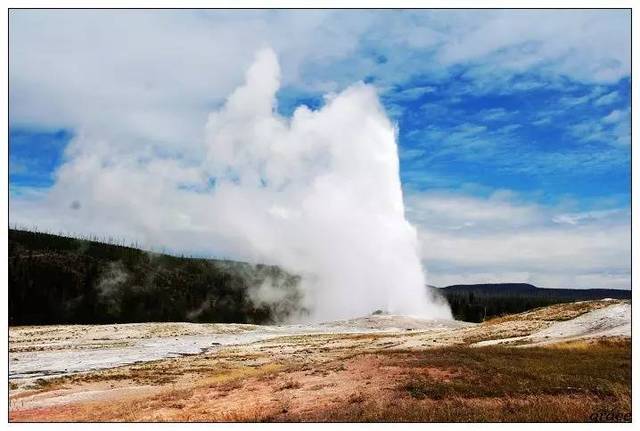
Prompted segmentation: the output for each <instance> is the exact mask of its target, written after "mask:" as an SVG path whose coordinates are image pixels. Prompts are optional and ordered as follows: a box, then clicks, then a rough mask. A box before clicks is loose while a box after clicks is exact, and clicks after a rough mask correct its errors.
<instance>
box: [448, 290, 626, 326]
mask: <svg viewBox="0 0 640 431" xmlns="http://www.w3.org/2000/svg"><path fill="white" fill-rule="evenodd" d="M437 290H438V291H439V292H440V293H441V294H443V295H444V296H445V297H446V298H447V300H448V301H449V305H450V306H451V311H452V313H453V315H454V317H455V318H456V319H459V320H466V321H468V322H482V321H483V320H485V319H487V318H489V317H494V316H500V315H503V314H511V313H520V312H522V311H526V310H530V309H532V308H537V307H544V306H547V305H551V304H557V303H560V302H573V301H585V300H590V299H603V298H616V299H631V291H630V290H616V289H543V288H539V287H536V286H533V285H531V284H524V283H499V284H466V285H465V284H460V285H453V286H447V287H444V288H441V289H437Z"/></svg>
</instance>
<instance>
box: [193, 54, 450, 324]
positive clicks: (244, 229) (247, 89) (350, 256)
mask: <svg viewBox="0 0 640 431" xmlns="http://www.w3.org/2000/svg"><path fill="white" fill-rule="evenodd" d="M279 84H280V70H279V65H278V61H277V58H276V55H275V54H274V52H273V51H271V50H268V49H266V50H263V51H261V52H259V53H258V54H257V56H256V60H255V62H254V64H253V65H252V66H251V67H250V69H249V70H248V72H247V74H246V82H245V84H244V85H243V86H241V87H239V88H237V89H236V90H235V91H234V92H233V93H232V94H231V95H230V96H229V97H228V99H227V100H226V103H225V104H224V106H223V107H221V108H220V109H219V110H217V111H215V112H213V113H211V114H210V116H209V120H208V123H207V138H206V145H207V159H206V162H205V166H204V167H203V169H204V174H205V175H206V176H207V177H209V178H215V186H214V187H213V190H212V191H211V193H210V195H209V196H208V198H209V207H210V209H211V218H212V222H211V223H215V224H218V226H224V227H225V228H226V229H230V230H231V231H232V232H233V233H234V235H236V236H241V237H242V243H243V245H242V248H244V249H247V250H248V251H249V252H250V255H251V256H253V258H254V259H255V260H257V261H263V262H268V263H274V264H278V265H280V266H282V267H284V268H285V269H287V270H290V271H292V272H295V273H297V274H300V275H302V277H303V282H302V288H303V289H304V295H305V302H306V306H307V307H308V308H309V309H310V310H311V311H312V317H313V318H314V319H315V320H319V319H321V320H329V319H338V318H346V317H354V316H359V315H365V314H368V313H370V312H372V311H373V310H375V309H384V310H387V311H389V312H392V313H398V314H409V315H417V316H422V317H430V318H450V317H451V314H450V311H449V309H448V307H447V306H446V305H444V304H442V303H439V302H437V301H436V300H435V298H431V297H430V295H429V294H428V293H427V291H426V288H425V276H424V273H423V270H422V267H421V264H420V259H419V256H418V244H417V235H416V231H415V229H414V227H413V226H411V224H409V222H408V221H407V220H406V219H405V214H404V204H403V196H402V189H401V183H400V178H399V160H398V149H397V145H396V130H395V129H394V127H393V125H392V124H391V122H390V121H389V119H388V118H387V116H386V115H385V112H384V110H383V108H382V106H381V105H380V102H379V100H378V97H377V95H376V91H375V89H374V88H373V87H371V86H368V85H364V84H356V85H353V86H351V87H349V88H347V89H346V90H344V91H342V92H341V93H339V94H333V95H329V96H326V97H325V104H324V106H323V107H322V108H321V109H319V110H316V111H312V110H310V109H309V108H307V107H306V106H300V107H298V108H297V109H296V110H295V112H294V113H293V116H292V118H290V119H287V118H283V117H281V116H279V115H278V114H277V113H276V109H275V104H276V97H275V96H276V92H277V91H278V88H279Z"/></svg>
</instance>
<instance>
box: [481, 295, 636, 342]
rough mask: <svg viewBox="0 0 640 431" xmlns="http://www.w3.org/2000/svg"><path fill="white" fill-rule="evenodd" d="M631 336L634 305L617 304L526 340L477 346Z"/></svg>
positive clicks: (559, 323)
mask: <svg viewBox="0 0 640 431" xmlns="http://www.w3.org/2000/svg"><path fill="white" fill-rule="evenodd" d="M613 336H626V337H630V336H631V304H627V303H623V304H614V305H610V306H608V307H604V308H600V309H597V310H593V311H589V312H588V313H585V314H583V315H581V316H578V317H576V318H574V319H571V320H566V321H563V322H554V323H552V324H551V325H550V326H548V327H546V328H544V329H541V330H540V331H537V332H535V333H533V334H531V335H528V336H525V337H512V338H505V339H500V340H486V341H481V342H479V343H476V344H475V345H476V346H488V345H494V344H510V343H513V342H517V343H518V344H522V343H524V344H526V345H529V346H530V345H536V344H546V343H553V342H558V341H570V340H576V339H581V338H596V337H613Z"/></svg>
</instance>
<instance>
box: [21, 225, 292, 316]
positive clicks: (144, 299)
mask: <svg viewBox="0 0 640 431" xmlns="http://www.w3.org/2000/svg"><path fill="white" fill-rule="evenodd" d="M298 282H299V278H298V277H296V276H293V275H290V274H288V273H286V272H285V271H283V270H282V269H280V268H278V267H275V266H267V265H250V264H247V263H241V262H233V261H222V260H212V259H200V258H184V257H176V256H170V255H166V254H158V253H152V252H146V251H142V250H139V249H136V248H133V247H128V246H124V245H115V244H110V243H106V242H98V241H90V240H86V239H77V238H69V237H63V236H59V235H53V234H46V233H41V232H30V231H21V230H15V229H10V230H9V324H11V325H25V324H62V323H116V322H117V323H124V322H150V321H158V322H163V321H192V322H237V323H268V322H274V321H278V320H282V319H285V318H286V317H287V316H289V315H291V314H292V313H299V312H304V310H303V309H302V308H301V307H300V299H301V296H300V293H299V291H298V289H297V285H298ZM264 283H268V284H269V285H270V286H271V288H273V289H278V290H279V291H280V295H279V301H278V302H277V303H269V302H266V301H262V300H261V299H260V297H259V294H260V292H259V290H257V289H258V288H259V287H260V286H262V285H263V284H264Z"/></svg>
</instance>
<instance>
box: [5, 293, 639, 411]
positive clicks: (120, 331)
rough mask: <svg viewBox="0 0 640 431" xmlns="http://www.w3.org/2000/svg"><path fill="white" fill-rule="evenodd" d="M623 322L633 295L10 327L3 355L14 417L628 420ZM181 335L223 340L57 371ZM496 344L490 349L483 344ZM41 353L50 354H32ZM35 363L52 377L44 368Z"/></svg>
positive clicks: (627, 354)
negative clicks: (482, 306)
mask: <svg viewBox="0 0 640 431" xmlns="http://www.w3.org/2000/svg"><path fill="white" fill-rule="evenodd" d="M627 312H628V313H627ZM627 317H628V318H629V319H630V304H629V303H627V302H624V301H589V302H581V303H575V304H563V305H557V306H552V307H546V308H543V309H539V310H535V311H533V312H528V313H521V314H519V315H513V316H508V317H504V318H500V319H494V320H491V321H488V322H485V323H483V324H480V325H468V324H461V323H460V324H459V323H456V322H453V323H447V322H429V321H422V320H416V319H414V320H412V319H411V318H407V317H401V316H370V317H367V318H363V319H356V320H354V321H349V322H337V323H333V324H327V325H324V326H315V327H301V326H295V327H292V326H290V327H274V328H263V327H245V326H244V325H191V324H139V325H137V326H132V325H110V326H111V328H109V329H108V328H105V327H82V329H81V330H80V329H79V328H78V327H74V326H66V327H22V328H11V329H10V361H11V364H12V365H13V363H14V362H17V363H20V362H22V364H21V365H20V367H19V368H14V369H13V370H12V369H11V366H10V372H12V371H13V372H14V373H13V376H12V378H11V379H10V413H9V414H10V421H12V422H23V421H27V422H36V421H207V422H208V421H224V422H229V421H252V422H253V421H446V422H459V421H593V418H594V417H595V416H593V415H594V414H598V413H599V412H609V411H610V410H615V411H616V412H622V413H628V414H629V415H630V411H631V410H630V409H631V406H630V372H631V363H630V351H631V347H630V337H629V335H630V333H628V334H627V332H626V331H627V326H626V325H627V323H628V322H627V321H626V319H627ZM576 322H577V323H576ZM568 323H571V325H568ZM558 325H561V326H558ZM562 325H564V326H562ZM558 327H560V330H558V329H557V328H558ZM114 328H117V329H114ZM628 329H629V331H630V327H629V328H628ZM116 334H117V335H116ZM249 334H253V335H251V336H249ZM536 334H538V335H536ZM540 334H544V335H540ZM229 336H233V337H236V338H234V339H229V338H224V337H229ZM127 337H128V338H127ZM188 337H203V339H208V340H209V342H211V340H223V341H222V342H219V341H214V342H213V343H215V344H213V345H208V347H203V346H204V345H205V344H204V343H201V344H197V349H196V350H195V351H194V350H193V349H192V350H190V349H183V350H187V351H186V352H185V351H183V352H166V351H164V350H162V351H161V352H160V353H161V354H156V355H155V356H154V355H151V356H150V357H151V358H153V359H143V360H135V361H133V362H131V363H126V361H124V362H125V363H123V364H121V365H117V366H109V364H111V363H114V362H113V361H109V360H105V361H104V363H102V364H101V363H98V362H96V361H95V358H94V357H93V356H92V357H91V358H93V359H92V360H94V362H95V363H92V365H91V366H90V367H89V368H88V369H87V370H86V371H79V372H73V371H72V372H64V370H62V371H60V370H58V369H57V368H56V367H58V368H59V365H60V364H59V362H61V361H62V360H64V358H69V356H65V353H66V354H68V353H71V354H77V352H78V351H87V350H89V351H92V352H94V353H100V355H102V356H105V355H107V356H108V355H109V353H116V354H117V353H119V352H123V351H124V352H125V353H126V351H127V350H126V349H127V348H130V349H134V350H135V349H136V348H137V347H136V346H138V347H139V346H141V345H142V346H145V345H146V346H148V345H149V344H151V345H156V344H162V342H163V341H165V343H164V344H170V343H168V340H169V339H172V340H173V341H176V340H175V339H176V338H177V339H178V341H180V340H184V339H188ZM221 337H222V338H221ZM96 339H100V340H96ZM541 340H543V341H544V344H540V341H541ZM491 341H493V343H488V344H495V345H488V346H483V343H485V344H487V342H491ZM97 343H98V344H99V343H102V344H99V346H98V347H95V346H96V344H97ZM123 343H124V344H125V345H123ZM140 343H142V344H140ZM178 344H179V343H178ZM176 345H177V344H176ZM87 346H89V347H87ZM127 346H129V347H127ZM171 347H172V349H173V347H175V346H174V345H171ZM178 347H179V346H178ZM38 349H41V350H38ZM156 350H157V349H156ZM156 350H154V352H156V353H157V351H156ZM165 350H166V349H165ZM173 350H175V349H173ZM43 353H45V354H46V353H49V354H51V355H57V356H55V360H56V361H58V362H55V361H54V362H51V361H50V362H46V361H41V360H40V361H39V360H38V359H37V358H38V357H37V355H38V354H43ZM34 355H35V356H34ZM158 355H159V356H160V358H158V359H156V357H157V356H158ZM163 355H164V356H163ZM98 356H99V355H98ZM125 357H128V356H127V355H126V354H125ZM32 358H35V359H32ZM14 359H17V360H14ZM67 360H69V359H67ZM29 361H31V362H29ZM43 363H44V364H45V365H46V366H47V367H49V368H48V370H49V372H50V371H51V370H52V369H53V370H54V371H55V373H49V374H47V373H42V369H39V368H41V365H42V364H43ZM102 365H105V366H102ZM67 368H68V367H67ZM16 369H18V371H16ZM625 418H626V416H625Z"/></svg>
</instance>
